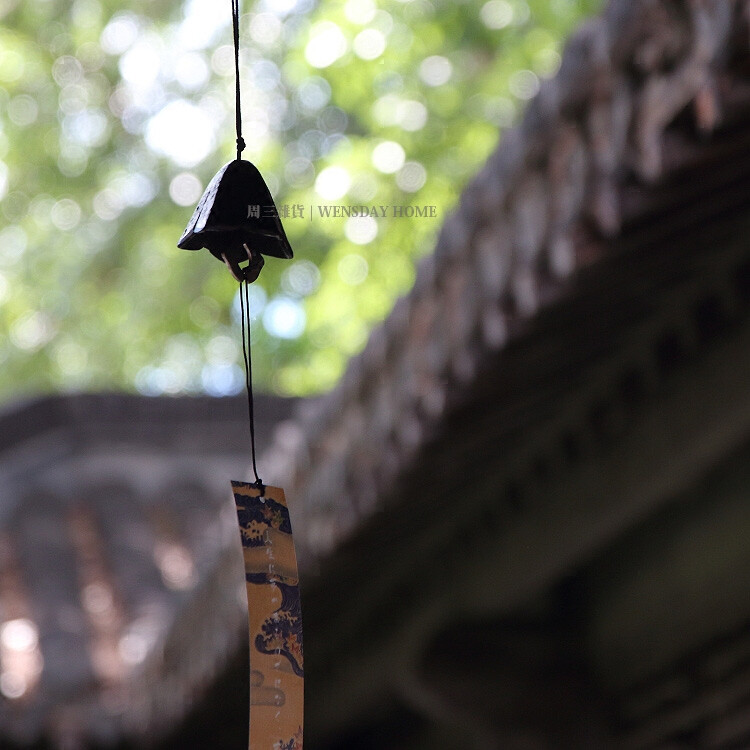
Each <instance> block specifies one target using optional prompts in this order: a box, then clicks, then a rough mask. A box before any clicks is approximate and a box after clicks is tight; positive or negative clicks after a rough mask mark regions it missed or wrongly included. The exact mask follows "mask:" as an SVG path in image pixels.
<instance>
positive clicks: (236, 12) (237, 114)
mask: <svg viewBox="0 0 750 750" xmlns="http://www.w3.org/2000/svg"><path fill="white" fill-rule="evenodd" d="M232 30H233V32H234V95H235V99H234V118H235V124H236V128H237V159H238V160H239V159H240V158H242V156H241V155H242V152H243V151H244V150H245V141H244V139H243V138H242V107H241V102H240V0H232Z"/></svg>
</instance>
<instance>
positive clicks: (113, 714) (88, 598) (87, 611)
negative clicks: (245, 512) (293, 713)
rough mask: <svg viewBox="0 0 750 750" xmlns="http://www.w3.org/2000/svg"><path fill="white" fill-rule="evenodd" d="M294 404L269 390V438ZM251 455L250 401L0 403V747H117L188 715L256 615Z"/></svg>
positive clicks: (260, 408)
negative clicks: (181, 641) (236, 488)
mask: <svg viewBox="0 0 750 750" xmlns="http://www.w3.org/2000/svg"><path fill="white" fill-rule="evenodd" d="M290 408H291V406H290V402H287V401H285V400H284V399H275V398H268V397H260V398H258V402H257V413H258V429H259V431H260V432H261V434H266V433H267V431H268V430H269V429H270V428H271V426H272V425H273V423H275V422H276V421H277V420H279V419H283V418H284V417H286V416H287V415H288V414H289V411H290ZM248 455H249V451H248V431H247V412H246V406H245V402H244V400H243V399H212V398H181V399H175V398H147V397H137V396H126V395H96V396H93V395H86V396H60V397H50V398H43V399H39V400H35V401H30V402H28V403H25V404H21V405H17V406H14V407H12V408H8V409H6V410H5V411H4V412H3V413H2V414H0V488H1V489H0V493H2V495H1V497H2V499H1V500H0V693H2V699H0V745H2V746H3V747H6V746H7V743H8V742H9V741H15V742H17V743H19V744H21V745H23V746H27V745H28V744H29V743H32V742H35V741H37V740H38V739H39V738H40V736H42V735H43V736H44V737H45V738H46V739H47V740H49V741H50V742H51V744H52V746H53V747H61V748H68V749H70V750H74V749H75V748H78V747H83V746H84V741H85V742H86V743H89V742H96V743H100V744H102V745H104V746H108V745H109V744H111V743H113V742H115V741H116V740H119V739H120V738H121V737H123V736H131V737H140V736H143V737H146V736H148V735H149V734H151V733H152V732H153V731H154V730H155V729H156V728H158V727H160V726H166V727H169V726H170V725H171V724H172V723H174V722H175V721H176V720H178V719H180V718H182V715H183V713H184V711H185V710H186V709H187V707H188V706H189V705H190V704H191V702H192V696H193V694H194V693H196V692H200V690H201V689H202V688H204V687H205V686H206V685H207V683H208V682H209V681H210V680H211V679H212V678H213V676H214V675H215V673H216V670H217V669H218V668H219V667H220V665H221V664H222V663H223V661H225V659H226V656H227V654H228V651H229V649H230V648H231V649H236V643H237V640H238V638H239V637H240V633H241V632H242V629H243V624H244V623H245V622H246V618H247V613H246V610H245V605H244V604H243V602H242V599H241V596H240V594H241V593H242V592H243V589H244V586H242V585H241V584H242V581H243V575H242V563H241V555H240V552H239V542H238V537H237V529H236V518H235V512H234V507H233V503H232V501H231V492H230V489H229V480H230V479H232V478H237V477H239V478H243V477H244V476H245V468H246V464H247V456H248ZM196 602H197V603H196ZM178 622H179V623H184V625H181V626H182V627H190V628H192V632H191V635H192V636H194V639H191V642H190V647H189V649H188V650H187V652H180V651H177V652H175V649H174V648H173V647H172V646H171V643H172V639H173V638H174V637H175V633H177V635H178V636H179V628H180V625H177V623H178ZM154 702H157V703H158V707H159V713H158V715H155V714H154V713H153V712H154V708H155V705H156V704H155V703H154ZM86 746H88V744H86Z"/></svg>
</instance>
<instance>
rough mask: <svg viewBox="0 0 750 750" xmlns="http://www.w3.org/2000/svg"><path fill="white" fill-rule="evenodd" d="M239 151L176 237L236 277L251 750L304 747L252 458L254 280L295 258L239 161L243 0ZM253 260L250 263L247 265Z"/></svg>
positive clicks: (268, 521) (278, 520)
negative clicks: (274, 262) (245, 476)
mask: <svg viewBox="0 0 750 750" xmlns="http://www.w3.org/2000/svg"><path fill="white" fill-rule="evenodd" d="M232 25H233V30H234V66H235V93H236V101H235V107H236V127H237V158H236V159H235V160H234V161H231V162H229V163H228V164H226V165H224V166H223V167H222V168H221V169H220V170H219V171H218V173H217V174H216V175H215V176H214V178H213V179H212V180H211V182H210V183H209V185H208V187H207V188H206V191H205V193H204V194H203V197H202V198H201V199H200V202H199V203H198V206H197V208H196V209H195V212H194V213H193V216H192V217H191V219H190V222H189V223H188V225H187V228H186V229H185V232H184V234H183V235H182V237H181V238H180V241H179V242H178V243H177V244H178V247H181V248H184V249H186V250H199V249H200V248H206V249H208V250H209V251H210V252H211V254H212V255H214V256H215V257H216V258H218V259H219V260H221V261H223V262H224V263H225V264H226V265H227V267H228V268H229V271H230V272H231V274H232V276H234V278H235V279H236V280H237V281H238V282H239V285H240V289H239V293H240V313H241V327H242V353H243V358H244V361H245V385H246V388H247V406H248V417H249V422H250V455H251V457H252V469H253V474H254V475H255V481H254V482H240V481H233V482H232V491H233V493H234V499H235V503H236V505H237V517H238V520H239V526H240V537H241V539H242V547H243V553H244V560H245V581H246V587H247V601H248V615H249V623H250V737H249V748H250V750H301V748H302V726H303V708H304V671H303V661H302V613H301V607H300V594H299V573H298V570H297V557H296V554H295V550H294V541H293V539H292V527H291V524H290V521H289V509H288V507H287V504H286V499H285V497H284V490H283V489H281V487H270V486H268V485H265V484H263V482H262V481H261V478H260V476H259V474H258V467H257V464H256V459H255V414H254V406H253V384H252V365H251V352H250V295H249V286H250V284H251V283H252V282H253V281H255V280H256V279H257V278H258V275H259V274H260V271H261V269H262V268H263V263H264V259H263V256H264V255H270V256H273V257H276V258H291V257H292V248H291V247H290V245H289V240H287V237H286V234H285V233H284V228H283V226H282V225H281V221H280V219H279V216H278V211H277V210H276V206H275V204H274V202H273V198H272V197H271V193H270V191H269V189H268V186H267V185H266V183H265V181H264V180H263V177H262V176H261V174H260V172H259V171H258V170H257V169H256V167H255V166H254V165H253V164H251V163H250V162H249V161H244V160H243V159H242V151H243V150H244V148H245V141H244V140H243V138H242V113H241V106H240V105H241V101H240V65H239V0H232ZM245 263H246V264H247V265H244V264H245Z"/></svg>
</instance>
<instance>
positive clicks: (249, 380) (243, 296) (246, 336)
mask: <svg viewBox="0 0 750 750" xmlns="http://www.w3.org/2000/svg"><path fill="white" fill-rule="evenodd" d="M240 320H241V325H242V356H243V358H244V360H245V389H246V390H247V415H248V417H249V419H250V455H251V457H252V460H253V473H254V474H255V485H256V486H257V487H258V489H259V490H260V495H261V497H263V494H264V492H265V485H264V484H263V482H262V481H261V478H260V476H258V466H257V464H256V462H255V403H254V400H253V364H252V359H251V355H250V284H249V283H248V281H247V280H246V279H245V280H243V281H241V282H240Z"/></svg>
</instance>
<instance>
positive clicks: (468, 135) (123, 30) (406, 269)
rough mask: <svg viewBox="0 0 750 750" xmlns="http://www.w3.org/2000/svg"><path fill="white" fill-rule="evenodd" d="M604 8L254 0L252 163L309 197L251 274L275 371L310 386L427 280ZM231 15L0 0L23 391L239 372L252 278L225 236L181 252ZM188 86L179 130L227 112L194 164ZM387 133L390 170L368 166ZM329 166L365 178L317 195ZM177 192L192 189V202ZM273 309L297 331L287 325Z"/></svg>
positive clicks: (8, 320) (9, 386) (227, 137)
mask: <svg viewBox="0 0 750 750" xmlns="http://www.w3.org/2000/svg"><path fill="white" fill-rule="evenodd" d="M201 3H202V4H201ZM206 3H209V6H210V7H208V6H207V5H206ZM598 4H599V3H598V0H490V1H489V2H487V1H486V0H463V1H458V2H456V0H407V1H406V2H401V1H400V0H378V2H377V4H375V3H374V2H373V0H347V2H343V1H342V0H320V2H319V3H318V4H317V5H313V3H312V0H298V1H297V2H296V3H295V2H294V0H262V1H261V2H260V3H257V4H254V5H253V6H249V4H246V5H245V11H246V12H245V15H243V17H242V25H241V33H242V44H243V56H242V74H243V85H244V89H243V92H244V98H243V110H244V115H245V123H246V125H245V138H246V140H247V141H248V144H249V148H248V151H247V152H246V154H245V156H246V158H250V159H251V160H252V161H254V162H255V163H256V164H257V165H258V166H259V168H260V169H261V171H262V172H263V173H264V174H265V175H267V178H268V181H269V184H270V185H271V187H272V192H274V194H275V196H276V200H277V204H280V205H283V204H288V205H290V206H293V205H296V204H300V205H302V206H304V207H305V216H304V218H303V219H300V218H289V219H288V220H286V221H285V226H286V228H287V233H288V235H289V237H290V240H291V242H292V246H293V247H294V249H295V260H294V261H291V262H288V261H278V260H275V259H269V260H268V261H267V263H266V268H265V269H264V271H263V274H262V275H261V278H260V280H259V282H258V283H257V284H256V285H255V286H256V289H255V293H254V297H253V309H254V312H255V313H256V315H257V317H256V321H255V323H254V326H253V352H254V365H255V372H256V379H257V381H258V382H259V384H260V385H261V387H263V386H264V387H266V388H268V389H273V390H275V391H276V392H280V393H285V394H309V393H313V392H317V391H321V390H325V389H327V388H329V387H331V386H332V385H333V384H334V383H335V382H336V380H337V378H338V377H339V376H340V375H341V373H342V371H343V368H344V366H345V363H346V360H347V359H348V358H349V357H350V356H351V355H352V354H354V353H356V352H357V351H358V350H359V349H360V348H361V347H362V346H363V345H364V343H365V340H366V337H367V333H368V331H369V330H370V328H371V327H372V325H373V324H374V323H376V322H377V321H379V320H381V319H382V318H383V317H384V316H385V315H386V314H387V313H388V311H389V310H390V307H391V306H392V304H393V302H394V300H395V299H396V297H397V296H398V295H400V294H402V293H404V292H405V291H406V290H407V289H408V288H409V286H410V284H411V283H412V281H413V275H414V271H413V269H414V261H415V260H416V259H417V258H418V257H419V256H420V255H422V254H424V253H426V252H428V251H429V250H430V248H431V245H432V243H433V242H434V239H435V236H436V234H437V232H438V230H439V228H440V224H441V222H442V220H443V218H444V217H445V216H446V214H447V213H449V212H450V210H451V209H452V207H453V205H454V203H455V202H456V200H457V197H458V195H459V193H460V191H461V189H462V187H463V185H464V184H465V183H466V181H467V179H468V178H469V177H470V176H471V174H472V173H473V172H474V171H476V169H477V168H478V166H479V165H480V164H481V163H482V161H483V160H484V159H485V158H486V157H487V155H488V154H489V152H490V151H491V150H492V148H493V147H494V145H495V143H496V141H497V138H498V133H499V132H502V130H503V129H504V128H506V127H508V126H509V125H510V124H512V123H513V121H514V119H515V118H516V116H517V113H518V111H519V110H520V109H521V108H522V107H523V103H524V101H525V100H526V99H528V98H529V97H530V96H532V95H533V94H534V92H535V90H536V88H537V86H538V78H539V77H543V76H547V75H551V74H553V73H554V71H555V70H556V67H557V65H558V64H559V51H560V47H561V42H562V40H563V39H564V38H565V37H566V36H567V35H568V34H569V33H570V31H571V30H572V29H573V28H574V27H575V25H576V24H577V23H578V22H579V21H580V20H581V18H583V17H585V16H586V15H589V14H591V13H592V12H594V10H596V8H597V6H598ZM229 10H230V3H229V2H228V0H227V2H226V7H224V3H218V4H217V3H215V2H214V3H211V0H205V1H204V0H188V2H186V3H184V4H180V3H176V2H168V1H167V0H149V2H145V1H144V0H133V2H130V3H127V4H123V3H121V2H117V3H115V2H111V0H75V2H72V3H70V2H67V1H65V2H63V0H37V1H36V2H19V1H18V0H0V23H2V26H1V27H0V198H1V199H2V200H1V201H0V393H1V394H2V395H3V397H4V398H8V397H11V396H19V395H21V394H24V393H35V392H40V391H49V390H59V389H73V390H82V389H87V390H92V389H108V388H126V389H132V388H138V389H139V390H141V391H142V392H145V393H154V394H155V393H178V392H196V391H202V390H207V391H208V392H211V393H225V392H232V391H234V390H237V389H238V388H239V387H240V383H241V375H240V370H239V368H238V362H239V361H240V358H241V355H240V354H239V352H238V347H237V343H238V341H239V332H238V330H237V324H236V312H235V313H234V316H233V311H236V283H235V282H234V281H233V280H232V279H231V277H230V276H229V274H228V273H227V271H226V270H225V268H224V267H223V266H222V265H221V264H219V263H218V262H217V261H216V260H215V259H213V258H212V257H211V256H210V255H209V254H208V253H207V252H206V251H203V252H200V253H195V254H191V253H187V252H184V251H180V250H178V249H177V248H176V247H175V243H176V241H177V239H178V238H179V236H180V234H181V233H182V230H183V228H184V226H185V224H186V223H187V220H188V218H189V216H190V214H191V211H192V205H187V204H186V205H178V203H180V202H182V203H185V201H186V198H185V195H186V194H188V197H190V195H189V194H190V193H191V191H192V192H194V191H195V190H196V189H200V188H202V187H203V186H205V185H206V184H207V182H208V180H210V178H211V176H212V175H213V173H214V172H215V171H216V170H217V169H218V168H219V167H220V166H221V164H222V163H223V162H225V161H227V160H228V159H230V158H232V153H233V151H232V148H233V139H234V133H233V126H234V122H233V89H232V87H233V74H232V71H231V50H230V48H229V47H228V44H229V42H230V41H231V31H230V26H229V22H230V18H229ZM201 14H202V15H201ZM206 14H208V15H206ZM211 14H213V15H214V17H215V18H214V19H213V24H212V25H210V28H209V29H207V28H206V24H204V28H203V29H201V19H206V18H211ZM334 25H335V26H334ZM202 32H205V33H204V34H203V37H201V33H202ZM363 32H366V33H364V35H363ZM316 40H317V41H316ZM331 58H335V59H331ZM368 58H372V59H368ZM321 63H323V64H321ZM175 103H177V104H178V105H179V106H182V105H188V106H193V107H195V108H197V109H187V110H184V113H183V116H182V117H181V118H177V120H176V123H175V121H174V120H173V121H172V125H171V127H172V132H173V133H174V137H175V139H179V138H180V137H183V140H184V136H185V134H186V133H187V134H188V135H190V133H191V132H192V131H191V130H190V128H191V127H192V121H193V118H192V116H190V114H191V113H196V112H197V113H198V114H201V115H202V117H203V119H202V120H201V122H203V123H204V125H205V122H208V123H209V125H210V126H211V127H212V128H213V129H214V130H213V131H212V134H213V138H211V137H209V138H205V137H204V138H203V142H202V143H203V146H201V147H200V148H203V151H201V150H200V148H198V147H199V146H200V144H199V143H198V140H199V139H197V140H196V149H197V152H198V155H199V156H203V158H202V159H201V160H200V162H199V163H197V164H194V165H191V164H188V165H187V166H186V164H185V163H184V162H183V163H182V164H180V163H175V160H174V158H171V157H170V156H169V154H168V153H166V154H165V153H164V149H163V148H162V149H161V150H160V148H159V147H158V144H157V146H155V145H154V141H155V140H158V138H156V137H153V138H152V137H150V136H149V133H151V131H150V128H152V129H153V128H154V127H155V126H154V122H155V121H156V118H158V116H159V113H160V112H163V111H164V108H165V107H168V106H170V105H174V104H175ZM178 109H179V108H178ZM171 111H172V112H173V113H174V112H177V111H178V110H175V109H174V108H173V109H172V110H171ZM184 129H186V130H184ZM204 131H205V127H204ZM152 135H153V134H152ZM204 136H205V132H204ZM162 140H163V138H162ZM383 142H387V147H386V149H385V153H386V154H387V155H389V156H390V159H386V160H385V161H386V162H387V164H386V165H385V166H386V169H385V171H384V170H383V164H380V165H379V166H380V168H378V165H377V162H378V160H377V158H376V159H375V161H373V153H374V150H375V149H376V148H377V147H378V146H379V145H380V144H382V143H383ZM394 144H398V145H400V147H401V150H400V149H399V148H398V146H394ZM167 150H168V149H167ZM183 150H184V149H183ZM381 152H383V150H382V149H381ZM381 161H382V159H381ZM330 167H340V168H342V169H343V170H346V171H345V172H342V171H341V170H339V171H338V172H337V171H336V170H334V171H333V172H331V171H329V172H327V174H328V175H329V176H330V175H334V176H337V177H338V182H339V188H341V186H342V185H343V186H346V184H347V183H348V190H347V191H346V193H344V194H343V195H341V196H340V197H338V198H336V199H335V200H331V199H330V198H329V199H325V198H324V197H323V196H321V195H320V194H319V192H316V184H317V185H318V186H320V184H321V183H320V182H318V183H316V180H318V176H319V175H320V174H321V172H322V171H323V170H325V169H327V168H330ZM342 175H343V176H344V177H345V178H346V179H344V178H343V177H342ZM178 176H179V179H178V180H177V181H176V182H174V180H175V178H176V177H178ZM196 178H197V179H196ZM342 179H343V183H342ZM334 182H335V180H334ZM179 185H182V186H183V188H185V185H187V186H188V187H189V188H190V189H189V190H187V191H186V190H185V189H183V190H182V195H181V197H180V196H178V201H177V202H175V200H174V199H173V198H172V197H170V186H171V187H172V193H175V194H176V193H179V190H177V186H179ZM323 192H326V191H323ZM327 192H328V194H330V189H329V190H328V191H327ZM339 192H340V190H339ZM195 197H196V199H197V196H195ZM194 202H195V201H194ZM327 203H338V204H345V205H350V204H355V205H367V206H371V205H381V204H382V205H407V204H410V205H419V206H422V205H435V206H436V207H437V218H434V219H425V218H414V219H407V218H393V217H390V218H385V219H382V218H379V219H377V222H376V225H373V223H372V222H367V221H365V222H364V223H362V222H360V223H359V224H357V223H356V222H355V223H354V224H347V220H346V219H330V218H329V219H323V218H321V217H320V216H318V215H317V211H318V208H317V206H318V205H322V204H327ZM311 206H312V207H313V209H314V211H315V212H316V213H314V215H313V217H312V220H311V217H310V207H311ZM373 226H375V227H376V229H377V236H375V237H374V238H371V235H372V233H373V231H374V228H373ZM352 237H353V238H354V239H352ZM368 239H369V241H365V240H368ZM274 310H275V311H276V312H277V313H279V311H281V313H283V314H285V315H286V318H284V315H282V317H281V322H282V323H284V322H285V321H286V323H290V321H291V324H292V329H293V330H290V329H289V326H288V325H287V327H286V329H285V328H284V326H282V328H281V329H279V326H278V325H274V319H273V315H272V314H271V313H272V312H273V311H274ZM303 316H304V317H303ZM303 321H304V329H303V330H301V324H302V322H303ZM277 322H278V321H277ZM295 327H296V328H295ZM279 334H280V335H279Z"/></svg>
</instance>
